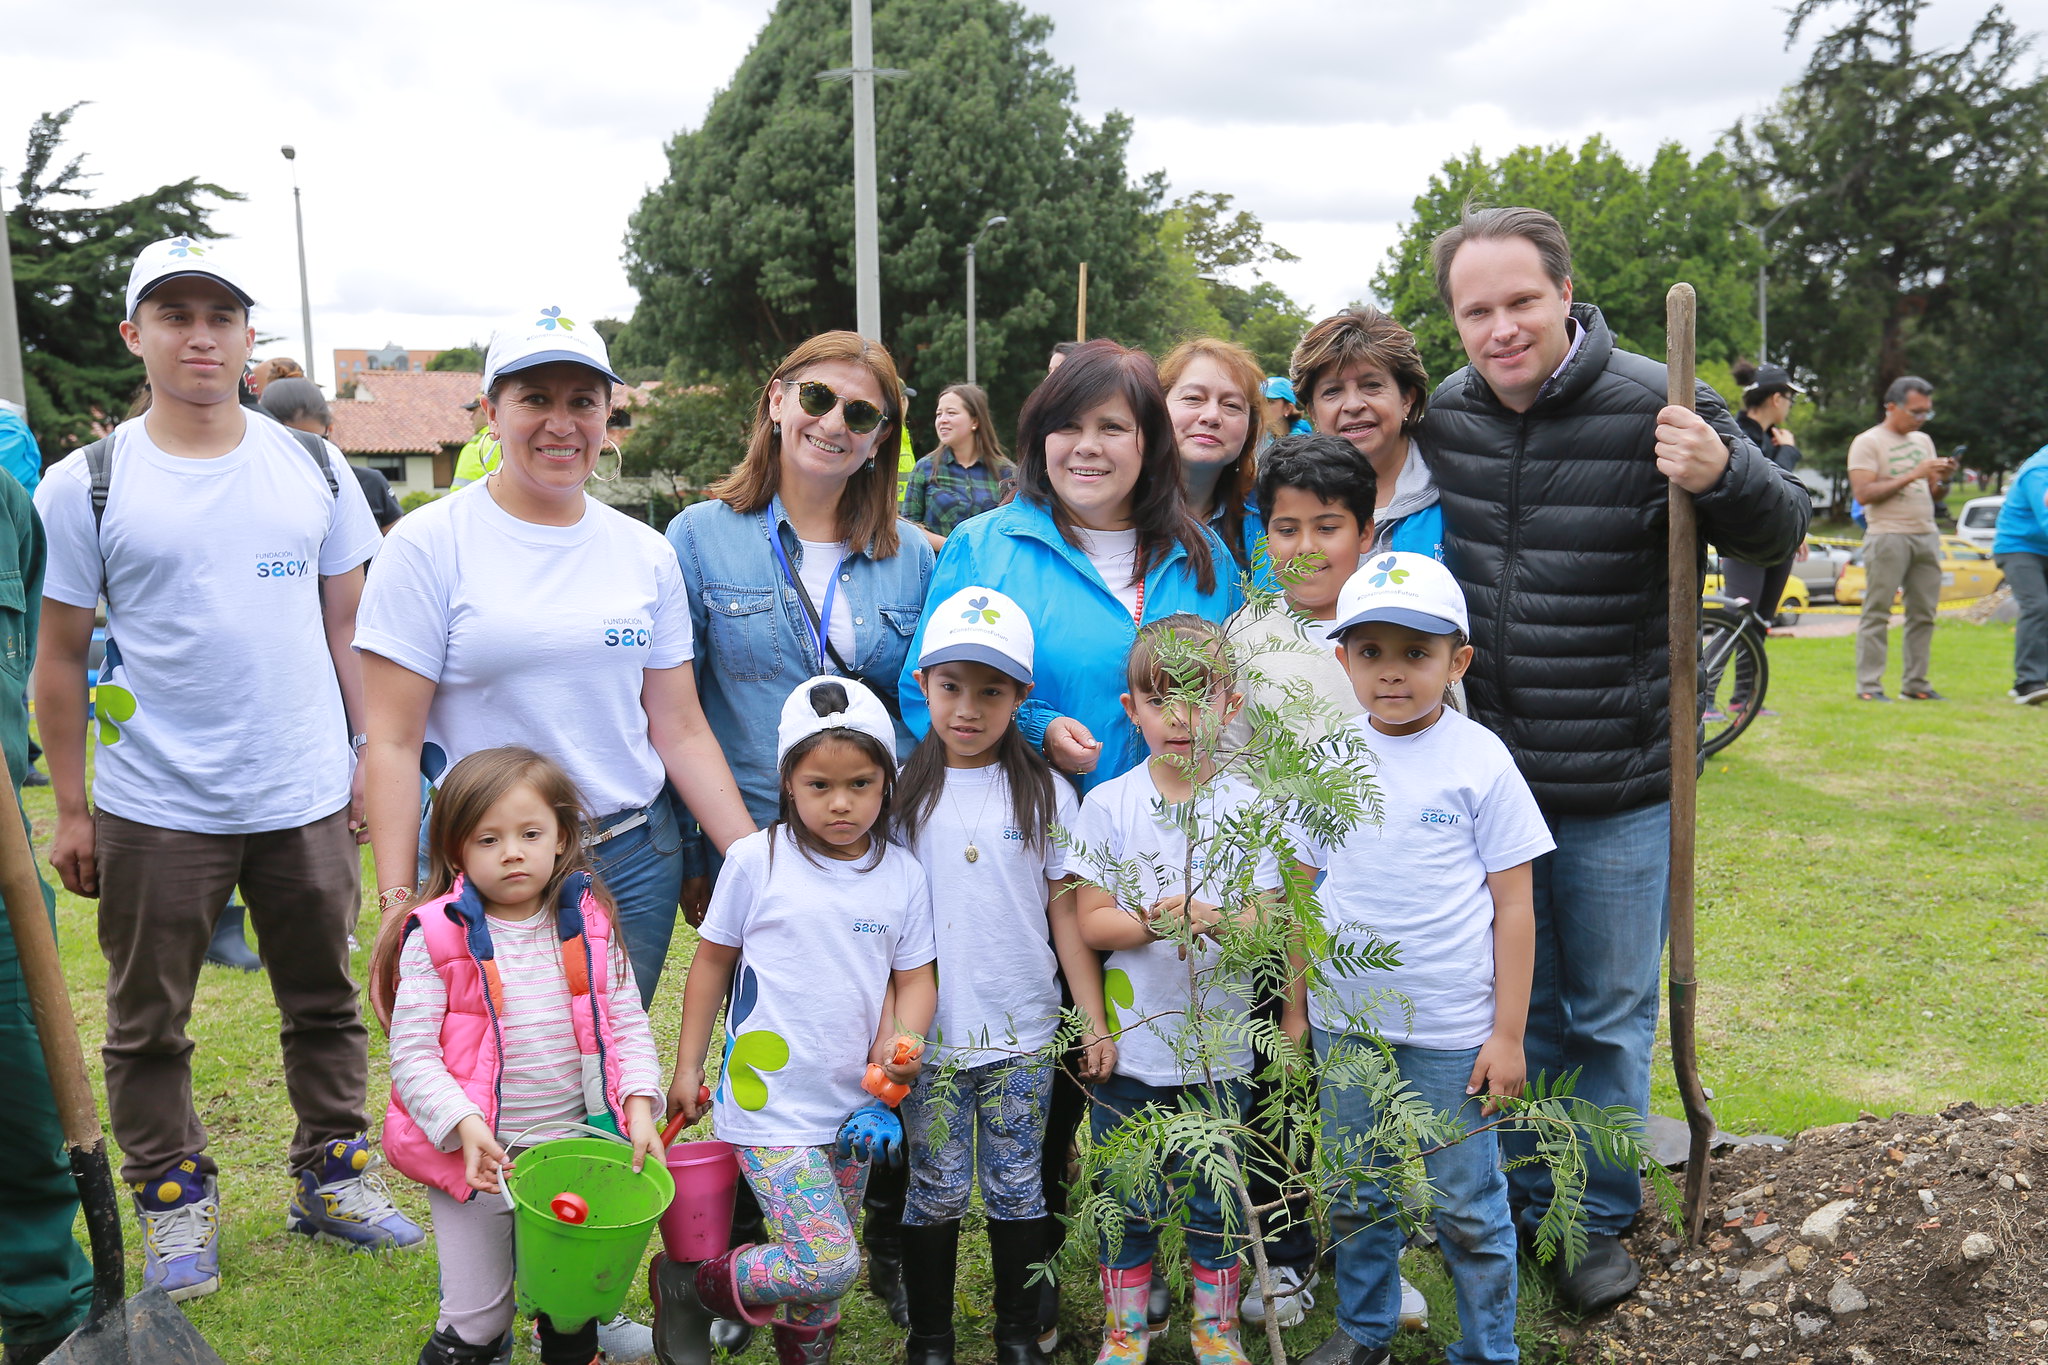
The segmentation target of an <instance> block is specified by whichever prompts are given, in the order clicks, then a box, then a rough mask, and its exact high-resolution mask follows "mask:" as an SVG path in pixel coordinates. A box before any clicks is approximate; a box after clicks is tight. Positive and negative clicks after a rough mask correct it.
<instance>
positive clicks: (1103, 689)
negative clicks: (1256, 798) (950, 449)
mask: <svg viewBox="0 0 2048 1365" xmlns="http://www.w3.org/2000/svg"><path fill="white" fill-rule="evenodd" d="M1209 555H1210V558H1211V559H1212V560H1214V561H1215V565H1216V586H1215V587H1214V588H1212V589H1211V590H1210V591H1208V592H1203V591H1202V590H1201V588H1200V587H1199V586H1198V585H1197V584H1196V582H1195V575H1194V571H1193V569H1192V568H1191V567H1190V566H1189V564H1188V555H1187V551H1186V550H1184V549H1182V548H1181V547H1180V546H1178V545H1175V546H1174V547H1173V549H1172V551H1171V552H1169V553H1168V554H1167V555H1165V556H1164V557H1163V558H1161V559H1160V561H1159V562H1158V563H1157V564H1154V565H1153V566H1152V567H1151V569H1150V570H1149V571H1147V573H1146V574H1145V624H1147V625H1150V624H1152V623H1153V622H1154V621H1159V620H1163V619H1165V618H1166V617H1168V616H1171V615H1173V614H1174V613H1175V612H1182V611H1188V612H1193V613H1194V614H1195V615H1197V616H1200V617H1202V618H1204V619H1205V620H1209V621H1215V622H1217V623H1219V624H1220V623H1222V622H1224V621H1227V620H1229V619H1230V614H1231V613H1232V612H1234V611H1236V610H1237V609H1238V608H1239V607H1241V606H1243V605H1244V594H1243V592H1242V591H1240V590H1239V587H1238V578H1237V561H1236V560H1234V559H1232V558H1231V557H1230V552H1229V551H1228V550H1226V549H1225V548H1224V547H1223V542H1222V541H1221V540H1219V539H1217V538H1216V533H1215V532H1214V531H1211V532H1209ZM966 587H987V588H994V589H996V590H997V591H998V592H1001V593H1004V594H1006V595H1008V596H1009V597H1011V598H1013V599H1014V600H1015V601H1016V603H1017V605H1018V606H1020V607H1022V608H1023V609H1024V614H1025V615H1026V616H1028V617H1029V618H1030V619H1031V633H1032V635H1033V637H1034V641H1035V649H1034V656H1035V657H1034V658H1033V660H1032V676H1033V678H1034V680H1035V686H1034V688H1033V691H1032V695H1031V697H1030V699H1029V700H1028V701H1026V702H1025V703H1024V705H1023V706H1022V707H1021V708H1019V710H1018V712H1017V721H1016V724H1017V728H1018V730H1019V732H1021V733H1022V734H1023V736H1024V738H1025V739H1027V740H1029V741H1030V742H1031V743H1032V744H1033V745H1043V744H1044V743H1045V728H1046V726H1048V725H1050V724H1051V723H1052V722H1053V721H1054V720H1055V719H1057V718H1058V717H1060V716H1071V717H1073V718H1074V719H1075V720H1078V721H1079V722H1081V724H1083V725H1085V726H1087V727H1088V732H1089V733H1090V734H1092V735H1094V736H1095V738H1096V739H1097V740H1098V741H1100V742H1101V744H1102V755H1101V758H1100V760H1099V761H1098V762H1097V763H1096V765H1095V771H1094V772H1092V773H1089V774H1087V775H1086V776H1084V777H1082V778H1080V779H1079V783H1080V789H1081V791H1082V793H1083V794H1086V793H1087V791H1088V790H1089V789H1090V788H1092V787H1094V786H1095V785H1096V784H1097V783H1100V782H1107V781H1108V780H1109V779H1110V778H1112V777H1116V776H1118V775H1119V774H1122V773H1125V772H1128V771H1130V770H1131V769H1132V768H1134V767H1136V766H1137V765H1138V763H1139V762H1140V761H1141V760H1143V759H1144V757H1145V740H1144V737H1143V736H1142V735H1140V734H1139V733H1138V727H1137V726H1135V725H1133V724H1131V722H1130V720H1129V718H1128V717H1126V716H1125V714H1124V709H1123V703H1122V701H1121V700H1120V698H1121V697H1122V695H1123V692H1124V664H1125V661H1126V660H1127V659H1128V658H1129V657H1130V653H1131V645H1132V643H1133V642H1134V641H1135V640H1136V639H1137V636H1138V630H1137V626H1136V625H1135V624H1134V623H1133V622H1132V621H1131V613H1130V609H1129V608H1128V607H1126V606H1124V604H1123V602H1122V601H1121V600H1120V599H1119V598H1118V597H1117V595H1116V594H1115V593H1114V592H1111V591H1110V589H1109V586H1108V585H1107V584H1105V583H1104V582H1103V581H1102V576H1101V575H1100V574H1098V573H1097V572H1096V571H1095V566H1094V565H1093V564H1090V563H1089V562H1088V557H1087V556H1086V555H1084V554H1082V553H1081V552H1080V551H1079V550H1077V549H1075V548H1074V547H1073V546H1071V545H1069V544H1068V543H1067V541H1066V538H1065V537H1064V536H1062V535H1061V534H1060V532H1059V527H1058V526H1057V525H1055V524H1054V522H1053V519H1052V513H1050V512H1048V511H1047V510H1046V509H1045V508H1043V507H1041V506H1040V505H1039V504H1037V503H1035V502H1033V501H1031V500H1030V499H1029V498H1022V497H1020V498H1018V499H1016V500H1015V501H1013V502H1008V503H1005V504H1004V505H1003V506H1001V507H998V508H997V509H996V510H995V511H993V512H984V513H983V514H982V515H980V516H978V517H975V518H974V519H973V520H971V521H966V522H962V523H961V525H960V529H959V530H957V531H955V532H954V533H953V534H952V535H950V536H948V537H946V548H945V551H944V553H942V554H941V555H940V556H939V567H938V572H937V573H936V574H934V575H933V577H932V583H931V589H930V592H929V594H928V604H929V606H930V607H932V608H934V609H935V608H937V606H938V605H939V603H941V602H943V601H945V600H946V599H947V598H948V597H950V596H952V595H953V594H954V593H956V592H958V591H959V590H960V589H962V588H966ZM923 639H924V631H923V626H922V625H920V626H919V628H918V647H919V648H921V647H922V642H923ZM916 666H917V653H916V650H912V651H911V652H910V655H909V657H908V658H907V659H906V660H905V662H904V667H903V674H902V678H901V690H900V696H901V698H902V701H903V717H904V719H905V720H907V721H908V722H909V723H910V726H911V728H912V729H913V730H915V731H916V732H917V733H918V734H920V735H922V734H923V733H924V732H925V731H926V730H928V729H930V728H931V712H930V711H929V710H928V709H927V708H926V706H925V701H924V693H923V692H922V691H921V690H920V689H919V688H918V685H917V679H916V678H914V677H912V676H911V674H912V670H913V669H915V668H916Z"/></svg>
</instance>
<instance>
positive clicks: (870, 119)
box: [818, 0, 910, 341]
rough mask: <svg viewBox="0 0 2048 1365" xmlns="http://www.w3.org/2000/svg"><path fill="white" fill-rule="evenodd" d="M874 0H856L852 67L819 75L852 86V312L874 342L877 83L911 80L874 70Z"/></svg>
mask: <svg viewBox="0 0 2048 1365" xmlns="http://www.w3.org/2000/svg"><path fill="white" fill-rule="evenodd" d="M870 8H871V5H870V0H853V10H852V16H851V17H852V20H853V65H852V66H840V67H834V68H833V69H832V70H830V71H820V72H819V73H818V79H819V80H821V81H851V82H853V300H854V305H853V312H854V326H855V327H856V328H857V329H858V330H859V332H860V334H861V335H862V336H864V337H867V338H868V339H869V340H871V341H879V340H881V337H882V267H881V248H880V246H879V240H880V239H879V235H878V233H877V230H876V226H875V78H876V77H878V76H880V77H895V76H908V75H909V74H910V73H909V72H908V71H906V70H904V69H903V68H901V67H894V66H876V65H875V41H874V26H873V23H872V21H871V17H870V14H869V10H870Z"/></svg>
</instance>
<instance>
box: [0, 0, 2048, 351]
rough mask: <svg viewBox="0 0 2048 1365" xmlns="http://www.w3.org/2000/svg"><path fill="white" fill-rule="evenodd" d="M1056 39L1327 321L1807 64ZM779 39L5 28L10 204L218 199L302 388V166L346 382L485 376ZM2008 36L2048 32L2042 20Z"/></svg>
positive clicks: (481, 22)
mask: <svg viewBox="0 0 2048 1365" xmlns="http://www.w3.org/2000/svg"><path fill="white" fill-rule="evenodd" d="M1027 2H1031V0H1027ZM1984 4H1985V0H1933V3H1932V5H1931V6H1930V8H1929V10H1928V13H1927V15H1926V16H1925V18H1924V20H1923V29H1922V31H1923V34H1924V35H1925V37H1926V38H1928V39H1930V40H1935V41H1940V40H1952V39H1954V38H1956V37H1958V36H1960V35H1961V34H1963V33H1964V32H1966V31H1967V29H1968V26H1969V24H1970V23H1971V22H1972V21H1973V20H1974V19H1975V18H1976V16H1977V15H1979V14H1981V13H1982V12H1983V8H1984ZM1035 7H1037V8H1040V9H1043V10H1045V11H1047V12H1049V13H1050V14H1051V15H1052V17H1053V19H1054V21H1055V24H1056V28H1055V31H1054V34H1053V38H1052V51H1053V54H1054V56H1055V57H1056V58H1057V59H1058V60H1059V61H1061V62H1063V63H1066V64H1068V65H1069V66H1071V67H1072V68H1073V70H1074V72H1075V76H1076V79H1077V83H1078V86H1079V94H1080V102H1081V106H1082V109H1083V112H1084V113H1085V114H1087V115H1088V116H1090V117H1099V116H1100V115H1101V114H1102V113H1103V112H1104V111H1106V110H1109V109H1122V110H1124V111H1126V112H1127V113H1129V114H1130V115H1131V116H1132V117H1133V118H1134V120H1135V122H1136V132H1135V135H1134V137H1133V140H1132V146H1131V160H1130V165H1131V170H1132V172H1133V174H1141V173H1143V172H1146V171H1149V170H1152V169H1164V170H1165V171H1166V173H1167V177H1168V179H1169V180H1170V182H1171V183H1172V186H1173V188H1174V190H1175V192H1178V193H1185V192H1187V191H1190V190H1197V189H1206V190H1218V191H1224V192H1228V193H1231V194H1234V195H1236V196H1237V197H1238V200H1239V202H1240V205H1241V206H1242V207H1247V208H1250V209H1251V210H1253V211H1254V212H1256V213H1257V214H1259V215H1260V217H1262V218H1263V219H1264V220H1265V221H1266V223H1267V226H1268V229H1269V232H1270V235H1271V236H1272V237H1273V239H1274V240H1276V241H1278V242H1280V243H1282V244H1283V245H1285V246H1287V247H1288V248H1290V249H1291V250H1293V251H1295V252H1297V253H1299V254H1300V255H1301V256H1302V258H1303V259H1302V260H1301V262H1300V263H1299V264H1296V265H1291V266H1286V267H1282V268H1280V269H1279V270H1277V271H1276V272H1275V273H1274V278H1275V279H1277V280H1278V282H1279V283H1280V284H1281V285H1282V286H1283V287H1284V288H1286V289H1287V290H1288V291H1289V292H1290V293H1292V294H1293V295H1294V296H1295V297H1296V298H1298V299H1300V300H1302V301H1303V302H1304V303H1306V304H1308V305H1309V306H1310V307H1311V308H1314V309H1327V308H1333V307H1336V306H1339V305H1341V304H1343V303H1344V302H1346V301H1348V300H1350V299H1353V298H1359V297H1364V296H1366V295H1367V294H1368V293H1369V287H1370V280H1371V278H1372V274H1373V271H1374V269H1375V268H1376V267H1377V266H1378V264H1379V263H1380V261H1381V259H1382V258H1383V257H1384V256H1385V254H1386V251H1387V248H1388V247H1389V246H1390V245H1391V244H1392V242H1393V241H1394V239H1395V235H1396V233H1397V231H1398V229H1399V226H1400V223H1401V221H1402V219H1403V218H1404V217H1405V216H1406V214H1407V212H1408V208H1409V205H1410V203H1411V202H1412V200H1413V199H1414V197H1415V195H1416V193H1417V192H1418V191H1419V190H1420V189H1421V188H1422V187H1423V185H1424V184H1425V182H1426V181H1427V179H1428V177H1429V175H1430V173H1431V172H1432V171H1434V170H1435V169H1436V168H1437V167H1438V166H1440V165H1441V164H1442V163H1443V161H1444V160H1445V159H1446V158H1447V157H1450V156H1454V155H1458V154H1461V153H1463V152H1464V151H1466V150H1468V149H1469V148H1471V147H1473V146H1475V145H1476V146H1478V147H1479V148H1481V149H1482V150H1484V151H1485V152H1487V153H1488V154H1499V153H1501V152H1504V151H1506V150H1508V149H1510V148H1512V147H1514V146H1516V145H1518V144H1521V143H1527V142H1540V143H1555V142H1560V141H1562V142H1568V143H1577V142H1578V141H1580V140H1582V139H1583V138H1585V137H1587V136H1588V135H1590V134H1592V133H1595V132H1599V133H1604V134H1606V135H1607V136H1608V137H1609V138H1610V139H1612V140H1613V141H1614V142H1615V143H1616V144H1617V145H1618V146H1619V147H1620V148H1621V149H1622V150H1623V151H1624V152H1625V153H1626V154H1628V155H1629V156H1631V157H1635V158H1641V157H1645V156H1647V155H1648V154H1649V153H1651V152H1652V151H1654V149H1655V148H1656V146H1657V145H1658V144H1659V143H1660V142H1662V141H1665V140H1667V139H1676V140H1678V141H1679V142H1681V143H1683V144H1685V145H1686V146H1688V147H1691V148H1693V149H1695V150H1703V149H1705V148H1707V147H1708V146H1710V145H1711V144H1712V142H1713V140H1714V138H1715V136H1716V134H1717V133H1718V132H1719V131H1720V130H1722V129H1724V128H1726V127H1727V126H1728V125H1729V124H1730V123H1732V122H1733V121H1734V120H1735V119H1737V118H1739V117H1742V116H1744V115H1746V114H1751V113H1754V112H1756V111H1757V110H1759V109H1761V108H1763V107H1764V106H1765V105H1767V104H1768V103H1769V101H1770V100H1771V98H1772V97H1773V96H1774V95H1775V94H1776V92H1777V91H1778V90H1779V89H1780V88H1782V87H1783V86H1784V85H1785V84H1786V83H1787V82H1788V81H1789V80H1790V79H1791V78H1792V77H1793V76H1794V75H1795V74H1796V73H1797V72H1798V70H1799V69H1800V67H1801V65H1802V64H1803V61H1804V55H1805V53H1804V45H1803V44H1802V46H1801V47H1800V48H1797V49H1794V50H1793V51H1790V52H1788V51H1786V50H1785V48H1784V45H1783V41H1782V34H1783V28H1784V15H1783V10H1782V8H1781V7H1780V5H1778V4H1776V3H1773V0H1714V3H1711V4H1684V5H1680V4H1672V3H1667V2H1666V0H1436V3H1433V4H1430V5H1416V4H1408V3H1400V4H1396V3H1389V2H1388V0H1260V3H1256V4H1247V3H1244V0H1111V3H1104V2H1103V0H1035ZM772 8H773V6H772V4H770V3H768V0H585V2H584V3H582V4H579V5H576V6H575V7H574V8H573V9H565V8H564V7H563V6H561V5H559V4H556V3H545V2H544V0H492V2H491V3H488V4H486V3H481V2H480V0H403V3H400V2H399V0H359V3H356V4H353V5H348V6H323V7H321V8H320V9H318V10H314V9H313V8H312V7H309V6H303V5H298V4H293V3H289V0H287V3H284V4H270V5H264V4H247V5H238V6H233V7H230V8H226V9H205V8H201V9H197V10H195V9H192V8H191V7H189V6H178V5H165V4H162V3H161V2H160V0H75V2H74V3H72V4H65V5H51V4H38V3H34V0H0V33H4V34H5V35H6V37H5V42H4V45H0V173H4V177H5V180H6V184H7V190H6V193H8V194H9V195H11V194H12V182H13V180H14V177H15V176H16V175H17V174H18V173H19V163H20V159H21V148H22V145H23V141H24V139H25V136H26V133H27V130H28V126H29V124H30V122H31V120H33V119H34V117H35V116H36V115H37V114H38V113H40V112H42V111H44V110H52V109H58V108H62V107H63V106H65V105H68V104H70V103H72V102H74V101H76V100H79V99H81V98H88V97H89V98H91V99H92V100H93V103H92V104H90V105H88V106H86V107H85V108H84V109H81V110H80V111H79V113H78V115H77V116H76V118H75V119H74V120H73V123H72V130H73V138H72V142H71V147H70V150H71V151H73V152H74V153H76V152H83V153H85V154H86V155H87V165H88V167H89V168H91V169H94V170H97V171H98V172H99V173H100V174H99V178H98V179H97V180H96V181H94V182H93V185H94V188H95V189H96V190H97V191H98V193H99V194H100V195H101V196H103V197H108V198H114V197H127V196H129V195H133V194H136V193H140V192H142V191H145V190H148V189H151V188H154V187H155V186H157V185H160V184H163V183H166V182H169V181H176V180H181V179H183V178H185V177H186V176H193V175H196V176H198V177H199V178H201V179H203V180H209V181H212V182H214V183H217V184H221V185H225V186H228V187H229V188H232V189H236V190H239V191H241V192H243V193H244V194H246V195H247V196H248V200H247V202H245V203H240V204H233V205H230V206H228V207H226V208H224V209H223V210H221V212H220V213H219V215H218V217H217V218H216V220H215V221H216V223H217V225H218V226H219V228H220V229H221V230H222V231H223V232H225V233H227V234H229V235H231V236H232V237H234V238H235V239H236V242H235V250H236V251H237V252H238V253H239V254H240V255H241V256H242V257H244V258H245V262H246V266H247V271H248V273H249V275H250V276H251V277H252V279H253V281H254V282H255V284H256V287H257V290H258V294H259V298H258V303H259V307H258V309H257V312H256V323H257V326H258V327H259V328H260V329H261V330H262V331H263V332H265V333H267V334H274V335H275V336H276V337H277V338H278V341H277V343H276V344H275V345H274V346H273V347H269V348H266V349H267V350H270V351H273V352H278V353H284V354H292V355H297V356H300V357H301V358H302V359H303V358H305V355H304V352H305V346H304V342H303V339H302V336H301V329H300V323H299V308H298V294H297V272H296V262H295V259H294V252H293V238H292V203H291V178H290V172H291V167H290V166H288V165H287V163H286V162H285V161H284V159H283V158H282V157H281V156H280V155H279V153H278V147H279V146H280V145H281V144H283V143H291V144H293V145H294V146H295V147H296V148H297V149H298V162H297V167H298V171H299V177H300V184H301V187H302V189H303V191H304V197H305V209H306V242H307V252H308V256H309V258H310V263H309V272H310V277H311V291H312V299H313V311H314V319H313V325H314V333H315V336H314V339H315V342H316V343H317V345H318V346H319V347H320V352H319V354H318V355H317V357H315V362H316V366H315V372H316V377H318V378H319V379H321V380H322V381H323V382H326V381H327V380H328V379H329V378H330V354H331V351H332V350H333V349H334V348H336V347H376V346H381V345H384V344H385V343H387V342H397V343H399V344H401V345H406V346H411V347H415V348H433V347H440V346H448V345H459V344H462V343H464V342H467V341H470V340H472V339H476V338H481V337H484V336H486V335H488V333H489V330H490V327H491V325H492V322H493V321H494V320H495V319H496V318H497V317H498V316H499V315H500V314H501V313H502V312H503V311H505V310H507V309H511V308H517V307H520V306H523V305H522V303H521V301H522V300H531V299H533V298H537V297H540V296H542V295H545V296H547V298H549V299H550V300H554V301H557V302H559V303H561V304H562V305H564V306H565V307H567V308H569V309H570V310H571V312H572V313H573V312H575V311H577V310H581V311H582V312H584V313H586V314H588V315H590V316H604V315H615V316H621V317H623V316H626V315H628V314H629V313H630V312H631V310H632V308H633V305H634V302H635V296H634V293H633V291H632V290H631V289H630V288H629V287H628V286H627V284H626V281H625V275H624V271H623V269H622V268H621V266H620V264H619V256H620V250H621V245H620V244H621V240H622V238H623V235H624V232H625V223H626V217H627V215H628V213H630V212H631V211H632V209H633V207H634V206H635V205H636V204H637V203H638V201H639V199H640V196H641V195H642V194H643V193H644V192H645V191H646V190H647V188H648V187H650V186H651V185H653V184H655V183H657V182H658V181H659V180H660V179H661V178H662V176H663V174H664V172H665V169H666V167H665V162H664V160H663V156H662V144H663V142H664V141H665V140H666V139H667V138H668V137H669V136H670V135H671V134H673V133H674V132H676V131H678V130H680V129H685V128H691V127H694V126H696V125H697V124H698V123H699V122H700V121H701V120H702V118H703V114H704V110H705V107H706V105H707V104H708V103H709V101H710V99H711V96H712V95H713V93H714V92H715V91H716V90H717V89H718V88H720V87H721V86H723V85H725V84H726V83H727V81H728V80H729V78H730V76H731V74H732V72H733V70H734V68H735V67H736V66H737V65H738V63H739V62H740V60H741V58H742V57H743V56H744V55H745V54H746V52H747V49H748V47H749V46H750V45H751V43H752V42H753V39H754V36H755V34H756V33H757V32H758V31H759V30H760V27H761V25H762V24H763V22H765V20H766V18H767V16H768V14H769V12H770V11H771V9H772ZM2008 10H2009V11H2010V12H2011V13H2012V14H2013V16H2014V17H2015V18H2016V19H2017V20H2018V21H2019V22H2020V23H2021V25H2022V26H2023V27H2025V28H2028V29H2032V30H2040V29H2044V28H2048V0H2012V2H2011V3H2010V4H2009V5H2008ZM82 21H84V22H82ZM82 29H89V31H90V32H89V40H87V38H86V37H83V36H82V33H81V30H82ZM876 56H877V60H878V62H879V63H881V64H883V65H886V64H887V63H888V59H889V54H888V53H887V52H878V53H877V54H876ZM827 97H832V96H831V95H829V94H827V93H825V92H822V91H821V98H827ZM837 97H839V98H844V96H843V95H839V96H837ZM850 174H851V169H850V166H849V175H850ZM882 287H883V290H884V291H885V293H886V291H887V289H888V281H887V280H886V279H885V280H884V281H883V282H882ZM848 321H849V325H851V319H849V320H848Z"/></svg>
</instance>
